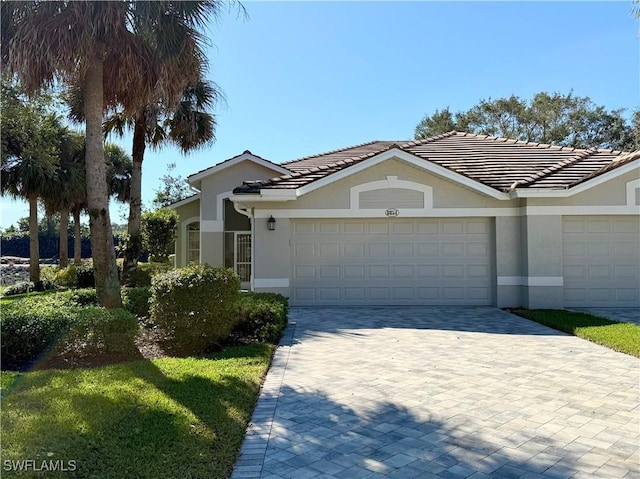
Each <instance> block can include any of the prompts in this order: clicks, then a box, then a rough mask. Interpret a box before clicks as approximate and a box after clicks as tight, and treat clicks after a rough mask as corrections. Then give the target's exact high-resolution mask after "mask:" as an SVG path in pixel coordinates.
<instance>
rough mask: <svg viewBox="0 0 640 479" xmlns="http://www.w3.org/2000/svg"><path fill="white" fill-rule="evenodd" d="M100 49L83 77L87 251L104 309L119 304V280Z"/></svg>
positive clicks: (92, 58) (90, 60)
mask: <svg viewBox="0 0 640 479" xmlns="http://www.w3.org/2000/svg"><path fill="white" fill-rule="evenodd" d="M102 50H103V48H100V47H96V50H95V54H94V55H93V56H90V58H89V61H88V65H87V70H86V74H85V75H86V76H85V90H84V91H85V116H86V160H85V167H86V171H87V205H88V208H89V228H90V230H91V251H92V256H93V270H94V274H95V278H96V296H97V298H98V303H99V304H100V305H101V306H104V307H107V308H119V307H122V300H121V298H120V279H119V278H118V267H117V265H116V253H115V248H114V245H113V231H112V230H111V218H110V215H109V194H108V191H107V173H106V164H105V155H104V144H103V138H102V114H103V103H102V102H103V84H102V75H103V60H102Z"/></svg>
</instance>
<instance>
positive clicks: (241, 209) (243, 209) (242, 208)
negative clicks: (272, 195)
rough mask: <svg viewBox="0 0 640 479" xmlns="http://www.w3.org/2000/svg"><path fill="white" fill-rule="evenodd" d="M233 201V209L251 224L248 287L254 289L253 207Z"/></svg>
mask: <svg viewBox="0 0 640 479" xmlns="http://www.w3.org/2000/svg"><path fill="white" fill-rule="evenodd" d="M232 203H233V209H234V210H236V211H237V212H238V213H240V214H241V215H244V216H246V217H247V218H249V223H250V224H251V277H250V279H249V288H250V290H251V291H253V290H254V287H253V272H254V271H255V265H254V262H255V257H256V255H255V241H254V238H255V232H254V229H255V228H254V223H255V222H254V211H253V208H249V207H247V206H246V205H241V204H239V203H236V202H235V201H232Z"/></svg>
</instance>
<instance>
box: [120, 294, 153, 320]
mask: <svg viewBox="0 0 640 479" xmlns="http://www.w3.org/2000/svg"><path fill="white" fill-rule="evenodd" d="M120 295H121V296H122V307H123V308H124V309H126V310H127V311H129V312H130V313H132V314H134V315H136V316H137V317H138V318H144V317H147V316H149V309H150V307H151V305H150V303H149V300H150V299H151V288H122V289H121V290H120Z"/></svg>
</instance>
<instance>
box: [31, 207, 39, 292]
mask: <svg viewBox="0 0 640 479" xmlns="http://www.w3.org/2000/svg"><path fill="white" fill-rule="evenodd" d="M29 281H33V282H34V283H36V282H38V281H40V242H39V241H38V197H37V196H36V195H29Z"/></svg>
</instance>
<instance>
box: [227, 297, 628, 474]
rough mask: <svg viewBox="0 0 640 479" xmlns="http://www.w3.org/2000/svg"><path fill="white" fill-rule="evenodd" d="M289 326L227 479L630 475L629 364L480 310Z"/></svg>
mask: <svg viewBox="0 0 640 479" xmlns="http://www.w3.org/2000/svg"><path fill="white" fill-rule="evenodd" d="M290 320H291V323H292V324H291V325H290V327H289V329H288V331H287V337H285V339H284V341H283V343H282V344H283V346H281V347H280V348H279V349H278V351H277V352H276V355H275V358H274V363H273V365H272V368H271V370H270V372H269V374H268V376H267V379H266V382H265V384H264V387H263V391H262V394H261V397H260V400H259V402H258V405H257V408H256V410H255V413H254V416H253V422H252V425H251V426H250V428H249V430H248V432H247V436H246V438H245V442H244V444H243V447H242V451H241V456H240V459H239V460H238V463H237V465H236V468H235V471H234V473H233V476H232V479H241V478H263V479H267V478H268V479H282V478H300V479H306V478H318V479H320V478H345V479H346V478H361V477H366V478H383V477H384V478H403V479H404V478H406V479H411V478H414V477H416V478H448V479H458V478H473V479H479V478H489V477H492V478H522V479H530V478H541V477H548V478H563V479H564V478H575V479H578V478H627V479H629V478H640V466H639V464H640V405H639V401H640V398H639V388H640V360H638V359H636V358H633V357H631V356H627V355H624V354H621V353H617V352H614V351H611V350H609V349H606V348H604V347H600V346H597V345H595V344H592V343H589V342H587V341H584V340H581V339H579V338H576V337H572V336H567V335H564V334H561V333H557V332H556V331H553V330H551V329H548V328H546V327H544V326H541V325H539V324H537V323H533V322H530V321H527V320H525V319H522V318H519V317H516V316H513V315H511V314H508V313H506V312H503V311H501V310H499V309H496V308H488V307H482V308H341V309H337V308H335V309H311V308H294V309H292V311H291V314H290ZM293 323H295V324H293Z"/></svg>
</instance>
